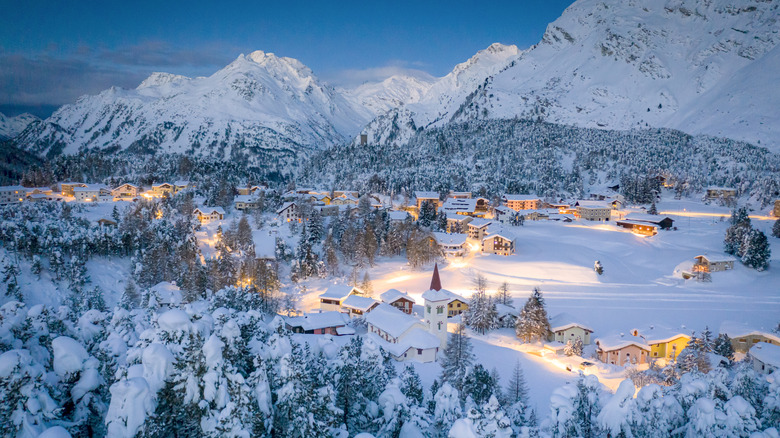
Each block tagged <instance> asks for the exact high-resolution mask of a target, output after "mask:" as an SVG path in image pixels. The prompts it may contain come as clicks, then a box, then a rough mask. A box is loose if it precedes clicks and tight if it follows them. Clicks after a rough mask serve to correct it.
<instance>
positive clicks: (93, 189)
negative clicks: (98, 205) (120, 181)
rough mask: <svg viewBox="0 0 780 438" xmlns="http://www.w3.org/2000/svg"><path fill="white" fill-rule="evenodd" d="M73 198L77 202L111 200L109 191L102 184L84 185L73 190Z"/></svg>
mask: <svg viewBox="0 0 780 438" xmlns="http://www.w3.org/2000/svg"><path fill="white" fill-rule="evenodd" d="M73 197H74V198H76V201H79V202H98V201H110V200H112V199H113V197H112V196H111V190H109V189H108V187H106V186H105V185H103V184H85V185H84V186H83V187H74V188H73Z"/></svg>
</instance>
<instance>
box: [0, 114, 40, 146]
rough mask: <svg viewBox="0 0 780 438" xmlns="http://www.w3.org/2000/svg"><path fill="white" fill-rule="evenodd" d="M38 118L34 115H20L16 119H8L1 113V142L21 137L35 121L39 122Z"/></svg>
mask: <svg viewBox="0 0 780 438" xmlns="http://www.w3.org/2000/svg"><path fill="white" fill-rule="evenodd" d="M39 120H40V119H39V118H38V117H35V116H34V115H32V114H27V113H25V114H19V115H18V116H16V117H6V116H5V115H4V114H2V113H0V140H7V139H9V138H14V137H16V136H17V135H19V134H20V133H21V132H22V131H24V130H25V128H27V126H28V125H29V124H30V123H32V122H35V121H39Z"/></svg>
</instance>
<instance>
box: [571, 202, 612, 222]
mask: <svg viewBox="0 0 780 438" xmlns="http://www.w3.org/2000/svg"><path fill="white" fill-rule="evenodd" d="M574 207H575V208H576V209H577V210H576V213H575V214H576V216H577V217H579V218H580V219H585V220H588V221H608V220H609V219H610V217H611V216H612V206H611V205H610V204H609V203H607V202H604V201H585V200H579V201H577V202H575V203H574Z"/></svg>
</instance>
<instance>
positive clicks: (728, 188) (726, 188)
mask: <svg viewBox="0 0 780 438" xmlns="http://www.w3.org/2000/svg"><path fill="white" fill-rule="evenodd" d="M707 190H717V191H720V192H723V191H732V192H736V191H737V189H735V188H734V187H718V186H710V187H707Z"/></svg>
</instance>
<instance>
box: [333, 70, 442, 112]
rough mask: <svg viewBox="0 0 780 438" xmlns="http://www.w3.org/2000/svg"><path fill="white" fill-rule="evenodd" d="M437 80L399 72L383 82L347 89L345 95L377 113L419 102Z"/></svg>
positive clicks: (423, 75) (431, 77) (422, 74)
mask: <svg viewBox="0 0 780 438" xmlns="http://www.w3.org/2000/svg"><path fill="white" fill-rule="evenodd" d="M435 81H436V78H434V77H433V76H431V75H428V74H425V73H423V72H420V74H398V75H393V76H390V77H389V78H387V79H385V80H383V81H381V82H367V83H364V84H361V85H360V86H358V87H355V88H353V89H345V90H343V93H344V95H345V96H347V97H349V98H351V99H353V100H354V101H355V102H357V103H358V104H360V105H362V106H364V107H366V108H368V109H369V110H371V111H372V112H373V113H374V114H375V115H379V114H382V113H385V112H387V111H389V110H391V109H393V108H397V107H400V106H403V105H405V104H409V103H415V102H419V101H420V99H421V98H422V96H423V95H424V94H425V93H426V92H427V91H428V90H429V89H430V88H431V85H433V83H434V82H435Z"/></svg>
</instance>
